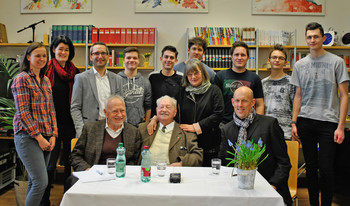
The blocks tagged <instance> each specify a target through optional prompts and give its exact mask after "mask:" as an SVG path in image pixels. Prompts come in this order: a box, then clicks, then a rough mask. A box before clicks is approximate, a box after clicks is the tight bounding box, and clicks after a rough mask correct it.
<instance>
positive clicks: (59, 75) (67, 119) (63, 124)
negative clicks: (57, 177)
mask: <svg viewBox="0 0 350 206" xmlns="http://www.w3.org/2000/svg"><path fill="white" fill-rule="evenodd" d="M50 54H51V60H50V61H49V63H48V68H47V72H46V76H47V77H48V78H49V79H50V82H51V86H52V96H53V102H54V105H55V110H56V117H57V127H58V138H57V142H56V146H55V148H54V149H53V151H52V152H51V157H50V162H49V165H48V167H47V173H48V177H49V183H48V186H47V188H46V191H45V194H44V197H43V199H42V201H41V205H42V206H43V205H45V206H46V205H47V206H49V205H50V199H49V197H50V189H51V184H52V182H53V177H54V172H55V169H56V163H57V159H58V157H59V153H60V151H61V141H62V142H63V153H62V155H61V160H63V164H64V180H66V179H67V178H68V177H69V176H70V173H71V166H70V163H69V159H68V157H69V155H70V151H71V139H72V138H74V137H75V128H74V123H73V120H72V116H71V114H70V100H71V96H72V88H73V83H74V77H75V75H76V74H77V73H78V72H79V70H78V69H77V68H76V67H75V65H74V64H73V62H72V59H73V58H74V55H75V51H74V46H73V43H72V41H71V40H70V39H69V38H68V37H66V36H63V35H60V36H58V37H56V38H55V39H54V40H53V41H52V43H51V45H50Z"/></svg>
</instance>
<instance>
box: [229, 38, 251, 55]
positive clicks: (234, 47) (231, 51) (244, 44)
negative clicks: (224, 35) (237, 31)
mask: <svg viewBox="0 0 350 206" xmlns="http://www.w3.org/2000/svg"><path fill="white" fill-rule="evenodd" d="M237 47H243V48H245V50H246V51H247V56H248V57H249V47H248V45H247V44H246V43H245V42H243V41H235V42H234V43H233V44H232V47H231V49H230V54H231V56H232V55H233V52H234V51H235V49H236V48H237Z"/></svg>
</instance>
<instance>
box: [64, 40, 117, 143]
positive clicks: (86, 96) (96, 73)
mask: <svg viewBox="0 0 350 206" xmlns="http://www.w3.org/2000/svg"><path fill="white" fill-rule="evenodd" d="M108 53H109V50H108V47H107V46H106V44H105V43H102V42H96V43H94V44H93V45H92V47H91V48H90V60H91V61H92V64H93V67H92V68H91V69H90V70H87V71H85V72H82V73H80V74H77V75H76V76H75V80H74V81H75V82H74V85H73V91H72V100H71V110H70V111H71V115H72V119H73V122H74V126H75V130H76V133H77V137H79V136H80V135H81V131H82V129H83V126H84V124H85V123H87V122H94V121H97V120H100V119H104V118H105V114H104V109H105V102H106V101H107V98H108V97H109V96H110V95H114V94H118V93H119V92H120V87H119V84H120V82H121V78H120V77H119V76H118V75H116V74H115V73H113V72H109V71H107V68H106V64H107V62H108Z"/></svg>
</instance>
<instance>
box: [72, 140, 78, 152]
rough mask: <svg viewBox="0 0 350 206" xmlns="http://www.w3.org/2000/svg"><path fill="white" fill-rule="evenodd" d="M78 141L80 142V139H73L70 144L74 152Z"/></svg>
mask: <svg viewBox="0 0 350 206" xmlns="http://www.w3.org/2000/svg"><path fill="white" fill-rule="evenodd" d="M77 141H78V138H73V139H72V140H71V142H70V151H71V152H72V151H73V149H74V147H75V144H77Z"/></svg>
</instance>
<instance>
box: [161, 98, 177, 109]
mask: <svg viewBox="0 0 350 206" xmlns="http://www.w3.org/2000/svg"><path fill="white" fill-rule="evenodd" d="M163 99H170V100H171V102H172V103H173V106H174V107H175V109H176V105H177V101H176V99H174V98H172V97H170V96H168V95H164V96H162V97H159V98H158V99H157V107H158V106H159V104H160V101H162V100H163Z"/></svg>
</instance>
